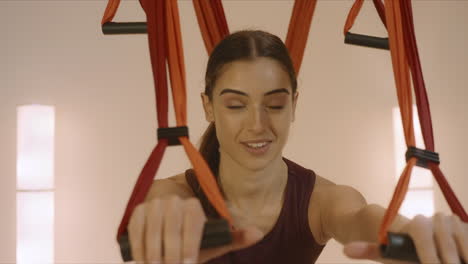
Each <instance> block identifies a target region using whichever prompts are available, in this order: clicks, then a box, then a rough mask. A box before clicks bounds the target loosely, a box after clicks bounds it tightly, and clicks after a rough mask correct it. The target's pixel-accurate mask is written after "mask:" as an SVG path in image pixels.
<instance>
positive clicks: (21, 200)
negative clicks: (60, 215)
mask: <svg viewBox="0 0 468 264" xmlns="http://www.w3.org/2000/svg"><path fill="white" fill-rule="evenodd" d="M16 203H17V212H16V217H17V218H16V228H17V233H16V236H17V240H16V262H17V263H18V264H22V263H25V264H26V263H27V264H35V263H37V264H45V263H53V260H54V193H53V192H18V193H17V194H16Z"/></svg>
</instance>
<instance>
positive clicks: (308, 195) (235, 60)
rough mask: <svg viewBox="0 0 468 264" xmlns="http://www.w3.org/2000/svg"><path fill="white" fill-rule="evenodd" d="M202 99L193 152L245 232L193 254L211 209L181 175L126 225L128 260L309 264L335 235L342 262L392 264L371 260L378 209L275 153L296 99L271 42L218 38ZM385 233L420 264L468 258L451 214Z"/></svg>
mask: <svg viewBox="0 0 468 264" xmlns="http://www.w3.org/2000/svg"><path fill="white" fill-rule="evenodd" d="M201 97H202V98H201V99H202V103H203V106H204V110H205V116H206V120H207V121H208V122H210V126H209V127H208V130H207V131H206V132H205V135H204V137H203V141H202V144H201V148H200V152H201V153H202V155H203V156H204V158H205V159H206V160H207V162H208V164H209V165H210V167H211V169H212V171H213V173H214V174H215V176H216V177H217V181H218V184H219V186H220V188H221V190H222V192H223V195H224V198H225V200H226V203H227V206H228V209H229V211H230V213H231V215H232V217H233V220H234V225H235V228H236V229H237V230H241V232H242V234H243V235H242V236H239V237H236V238H235V240H234V242H233V243H232V244H231V245H227V246H223V247H219V248H213V249H204V250H200V249H199V248H200V240H201V234H202V229H203V224H204V222H205V220H206V219H207V217H215V216H216V212H215V211H214V210H213V208H212V207H211V206H210V205H209V203H208V202H207V200H206V197H205V196H204V194H203V192H202V191H201V190H200V188H199V185H198V183H197V182H196V179H195V177H194V175H193V171H192V170H187V171H186V172H185V173H183V174H180V175H176V176H173V177H170V178H168V179H164V180H157V181H155V182H154V184H153V186H152V188H151V190H150V192H149V194H148V197H147V199H146V203H144V204H142V205H140V206H138V207H137V208H136V209H135V211H134V213H133V215H132V218H131V220H130V224H129V236H130V242H131V245H132V254H133V257H134V258H135V260H137V261H144V262H148V263H313V262H315V261H316V259H317V258H318V256H319V254H320V252H321V251H322V249H323V247H324V245H325V244H326V242H327V241H328V240H330V239H331V238H334V239H336V240H337V241H339V242H341V243H342V244H345V245H346V246H345V249H344V252H345V254H346V255H348V256H349V257H352V258H360V259H372V260H377V261H381V262H388V263H390V262H391V261H389V260H383V259H381V258H380V257H379V251H378V244H377V233H378V228H379V225H380V222H381V219H382V217H383V215H384V212H385V209H384V208H382V207H380V206H377V205H368V204H367V203H366V201H365V199H364V198H363V197H362V195H361V194H360V193H359V192H358V191H356V190H354V189H353V188H351V187H348V186H342V185H336V184H334V183H332V182H330V181H329V180H326V179H325V178H323V177H320V176H318V175H316V174H315V173H314V172H313V171H311V170H308V169H305V168H303V167H301V166H300V165H298V164H296V163H294V162H292V161H289V160H287V159H285V158H283V157H282V150H283V147H284V145H285V144H286V141H287V138H288V132H289V127H290V124H291V122H293V121H294V114H295V109H296V103H297V99H298V93H297V81H296V75H295V72H294V69H293V66H292V62H291V59H290V57H289V55H288V51H287V49H286V47H285V46H284V44H283V42H282V41H281V40H280V39H279V38H278V37H276V36H274V35H271V34H269V33H266V32H263V31H240V32H236V33H234V34H231V35H230V36H228V37H227V38H225V39H224V40H223V41H222V42H220V43H219V44H218V46H217V47H216V48H215V49H214V51H213V52H212V54H211V56H210V59H209V61H208V66H207V72H206V86H205V92H204V93H203V94H202V95H201ZM391 231H395V232H404V233H408V234H410V236H412V238H413V240H414V242H415V245H416V248H417V253H418V255H419V257H420V259H421V261H422V262H423V263H439V262H443V263H459V259H460V258H463V259H464V261H465V262H466V261H468V225H467V224H465V223H462V222H461V221H460V220H459V219H458V217H456V216H444V215H442V214H436V215H435V216H434V217H432V218H426V217H423V216H418V217H416V218H414V219H412V220H408V219H406V218H404V217H401V216H399V217H398V218H397V219H396V220H395V221H394V224H393V226H392V227H391ZM352 241H361V242H352ZM351 242H352V243H351Z"/></svg>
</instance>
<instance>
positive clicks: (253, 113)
mask: <svg viewBox="0 0 468 264" xmlns="http://www.w3.org/2000/svg"><path fill="white" fill-rule="evenodd" d="M267 126H268V115H267V112H266V109H264V108H263V107H261V106H258V107H253V108H251V109H250V111H249V116H248V120H247V128H248V130H249V131H250V132H252V133H255V134H261V133H263V132H265V130H266V128H267Z"/></svg>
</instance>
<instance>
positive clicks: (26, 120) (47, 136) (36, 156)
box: [16, 105, 55, 190]
mask: <svg viewBox="0 0 468 264" xmlns="http://www.w3.org/2000/svg"><path fill="white" fill-rule="evenodd" d="M54 125H55V124H54V108H53V107H51V106H44V105H26V106H20V107H18V132H17V163H16V168H17V189H18V190H22V189H27V190H44V189H52V188H53V186H54V171H53V169H54Z"/></svg>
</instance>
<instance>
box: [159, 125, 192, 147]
mask: <svg viewBox="0 0 468 264" xmlns="http://www.w3.org/2000/svg"><path fill="white" fill-rule="evenodd" d="M188 136H189V132H188V127H186V126H180V127H161V128H158V140H159V139H163V138H165V139H167V140H168V144H169V146H177V145H180V144H181V143H180V140H179V137H188Z"/></svg>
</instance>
